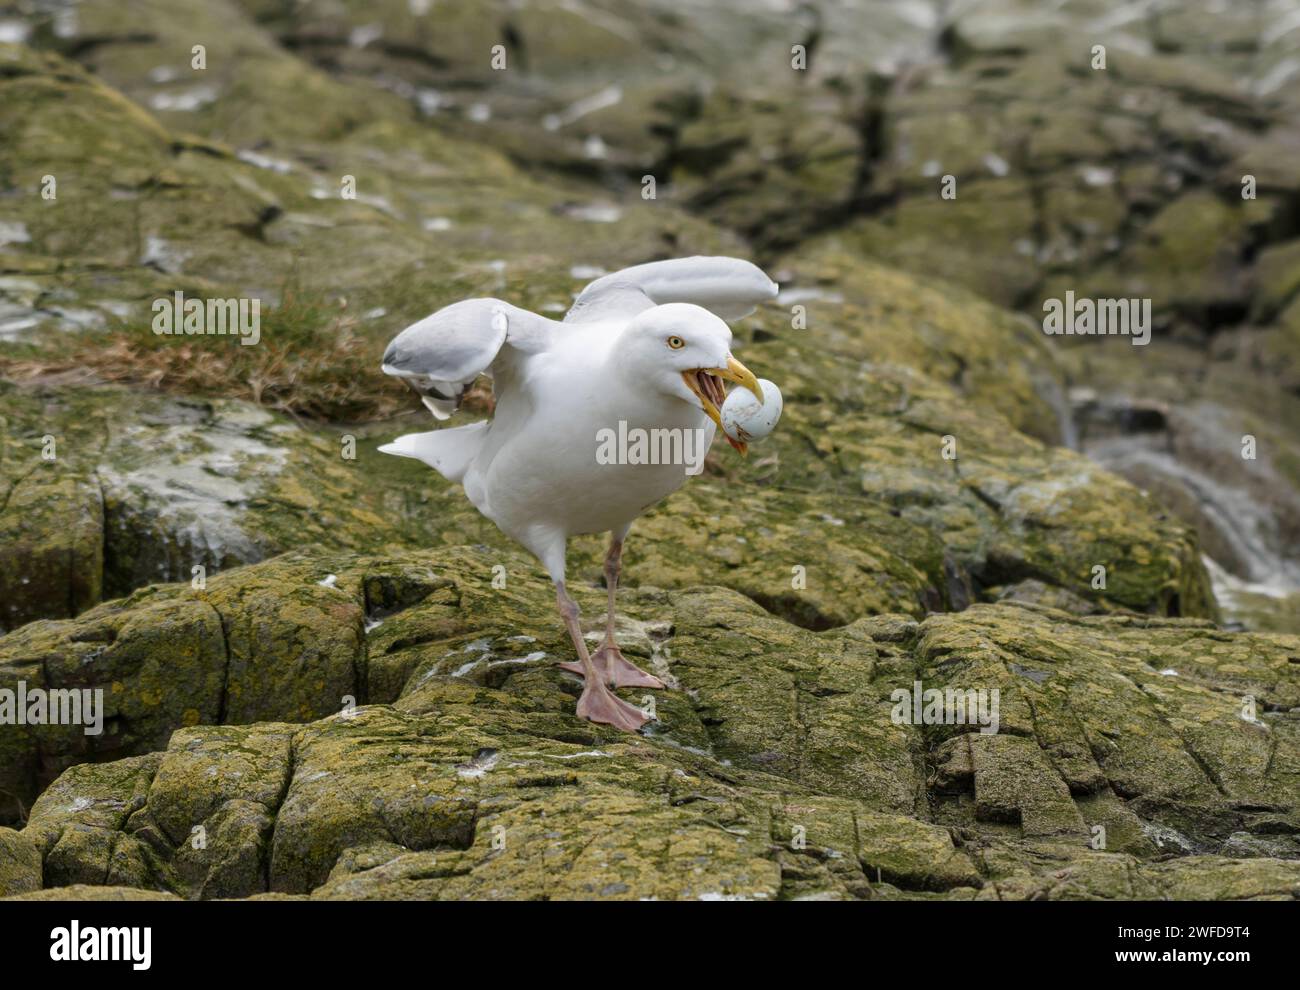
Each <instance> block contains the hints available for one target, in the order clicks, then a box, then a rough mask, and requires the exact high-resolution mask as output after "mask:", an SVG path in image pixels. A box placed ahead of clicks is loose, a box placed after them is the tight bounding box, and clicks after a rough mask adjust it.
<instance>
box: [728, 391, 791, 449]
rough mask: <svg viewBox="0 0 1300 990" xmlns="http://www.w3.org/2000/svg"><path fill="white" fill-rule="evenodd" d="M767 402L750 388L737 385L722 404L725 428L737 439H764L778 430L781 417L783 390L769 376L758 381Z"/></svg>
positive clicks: (747, 441)
mask: <svg viewBox="0 0 1300 990" xmlns="http://www.w3.org/2000/svg"><path fill="white" fill-rule="evenodd" d="M758 387H759V388H761V389H762V390H763V404H762V405H759V403H758V398H757V397H756V396H755V395H754V393H753V392H751V391H750V390H749V389H747V388H734V389H732V390H731V394H730V395H728V396H727V400H726V401H725V402H724V403H722V409H721V412H722V429H723V431H724V432H725V433H726V434H727V436H729V437H731V439H733V440H737V441H740V442H741V443H750V442H752V441H754V440H762V439H763V438H764V437H766V436H768V435H769V434H771V432H772V431H773V430H775V429H776V422H777V420H779V419H780V418H781V390H780V389H779V388H777V387H776V385H775V384H773V383H772V382H769V381H768V380H767V379H766V378H760V379H759V380H758Z"/></svg>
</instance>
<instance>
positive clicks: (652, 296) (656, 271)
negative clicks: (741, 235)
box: [564, 257, 778, 323]
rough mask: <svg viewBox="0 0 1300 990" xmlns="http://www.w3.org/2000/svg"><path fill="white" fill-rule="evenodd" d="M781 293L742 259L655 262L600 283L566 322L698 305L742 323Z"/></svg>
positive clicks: (581, 299)
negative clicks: (667, 306)
mask: <svg viewBox="0 0 1300 990" xmlns="http://www.w3.org/2000/svg"><path fill="white" fill-rule="evenodd" d="M777 289H778V286H777V284H776V283H775V282H773V281H772V280H771V279H770V278H768V277H767V276H766V275H765V274H764V273H763V271H762V269H760V268H759V267H758V266H757V265H753V264H751V263H750V262H748V261H743V260H741V259H740V258H725V257H714V258H706V257H695V258H675V259H673V260H671V261H651V262H648V263H646V264H644V265H634V266H633V267H631V268H624V269H623V270H622V271H617V272H612V273H611V274H609V275H604V276H602V277H601V278H598V279H596V281H594V282H592V283H591V284H590V285H588V286H587V287H586V288H585V289H583V290H582V292H581V293H580V294H579V296H578V298H577V300H576V301H575V302H574V304H573V307H572V308H571V309H570V310H569V312H568V313H567V314H566V315H565V317H564V321H565V322H566V323H575V322H587V321H589V320H596V319H602V318H605V317H608V316H613V315H616V314H617V315H627V316H635V315H636V314H637V313H639V312H641V311H642V310H644V309H648V308H650V307H651V306H661V305H663V304H664V303H673V302H683V303H694V304H695V305H697V306H703V307H704V308H705V309H707V310H709V311H710V312H712V313H713V314H714V315H716V316H719V317H721V318H722V319H724V320H738V319H740V318H741V317H742V316H748V315H749V314H750V313H752V312H754V310H755V309H756V308H758V305H759V303H762V302H766V301H767V300H769V299H774V298H775V297H776V293H777Z"/></svg>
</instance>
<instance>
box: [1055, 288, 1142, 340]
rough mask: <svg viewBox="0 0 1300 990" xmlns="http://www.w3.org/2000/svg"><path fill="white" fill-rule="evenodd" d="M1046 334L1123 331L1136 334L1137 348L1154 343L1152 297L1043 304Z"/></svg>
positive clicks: (1067, 296)
mask: <svg viewBox="0 0 1300 990" xmlns="http://www.w3.org/2000/svg"><path fill="white" fill-rule="evenodd" d="M1043 314H1044V315H1043V333H1045V334H1048V335H1049V336H1055V335H1056V334H1067V335H1078V336H1106V335H1108V334H1111V335H1113V334H1119V335H1121V336H1125V337H1132V338H1133V344H1134V346H1136V347H1142V346H1145V345H1146V344H1149V343H1151V300H1150V299H1086V298H1085V299H1076V298H1075V295H1074V292H1073V290H1071V291H1069V292H1066V294H1065V298H1064V299H1055V298H1053V299H1048V300H1046V301H1045V302H1044V303H1043Z"/></svg>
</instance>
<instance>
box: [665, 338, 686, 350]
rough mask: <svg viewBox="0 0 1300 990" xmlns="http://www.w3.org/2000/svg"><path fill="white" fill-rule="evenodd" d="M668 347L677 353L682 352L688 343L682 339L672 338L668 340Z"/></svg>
mask: <svg viewBox="0 0 1300 990" xmlns="http://www.w3.org/2000/svg"><path fill="white" fill-rule="evenodd" d="M668 346H669V347H671V348H672V349H673V350H675V351H680V350H681V349H682V348H683V347H685V346H686V341H684V340H682V338H681V337H677V336H672V337H669V338H668Z"/></svg>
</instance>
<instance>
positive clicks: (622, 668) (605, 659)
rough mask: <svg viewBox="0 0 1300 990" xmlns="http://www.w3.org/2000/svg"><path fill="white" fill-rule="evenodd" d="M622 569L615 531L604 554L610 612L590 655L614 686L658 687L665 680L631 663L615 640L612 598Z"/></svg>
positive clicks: (621, 546) (619, 538)
mask: <svg viewBox="0 0 1300 990" xmlns="http://www.w3.org/2000/svg"><path fill="white" fill-rule="evenodd" d="M622 571H623V539H622V537H621V536H619V535H618V534H617V533H614V534H612V535H611V537H610V541H609V552H608V553H607V554H605V586H606V587H607V588H608V589H609V614H608V616H607V617H606V619H605V641H604V642H603V643H601V644H600V649H599V650H597V651H596V653H595V655H594V656H593V657H592V658H591V662H592V663H593V664H594V665H595V667H596V669H597V670H599V671H603V672H604V675H605V679H606V680H607V681H608V682H609V683H610V684H612V685H614V687H648V688H661V687H663V686H664V682H663V681H661V680H660V679H659V678H657V677H655V676H654V675H653V674H647V673H646V672H645V671H644V670H642V669H641V668H640V667H638V666H637V665H636V664H634V663H633V662H632V661H631V660H629V659H628V658H627V657H625V656H623V651H622V650H620V649H619V648H618V643H616V642H615V641H614V599H615V597H616V596H617V595H618V578H619V575H620V574H621V573H622Z"/></svg>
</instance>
